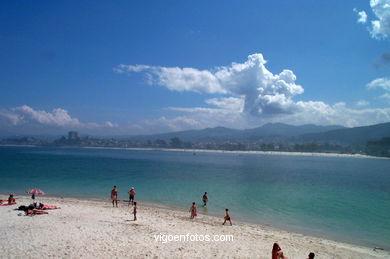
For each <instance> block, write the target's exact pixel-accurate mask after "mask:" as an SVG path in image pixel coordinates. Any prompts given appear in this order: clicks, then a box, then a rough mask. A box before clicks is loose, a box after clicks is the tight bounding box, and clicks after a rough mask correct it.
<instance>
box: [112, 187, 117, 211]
mask: <svg viewBox="0 0 390 259" xmlns="http://www.w3.org/2000/svg"><path fill="white" fill-rule="evenodd" d="M111 200H112V207H114V203H115V204H116V207H118V189H117V188H116V185H114V189H112V191H111Z"/></svg>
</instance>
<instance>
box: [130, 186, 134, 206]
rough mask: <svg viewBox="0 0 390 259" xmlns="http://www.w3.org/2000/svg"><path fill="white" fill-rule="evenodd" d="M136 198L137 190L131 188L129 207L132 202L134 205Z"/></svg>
mask: <svg viewBox="0 0 390 259" xmlns="http://www.w3.org/2000/svg"><path fill="white" fill-rule="evenodd" d="M134 197H135V190H134V187H131V189H130V191H129V205H130V202H131V205H134Z"/></svg>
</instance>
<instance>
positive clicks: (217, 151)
mask: <svg viewBox="0 0 390 259" xmlns="http://www.w3.org/2000/svg"><path fill="white" fill-rule="evenodd" d="M79 148H83V149H84V148H85V149H108V150H134V151H137V150H139V151H172V152H189V153H196V152H199V153H202V152H203V153H227V154H257V155H285V156H286V155H290V156H323V157H353V158H377V159H390V158H388V157H379V156H369V155H362V154H339V153H321V152H287V151H254V150H252V151H250V150H248V151H240V150H234V151H229V150H214V149H174V148H119V147H79Z"/></svg>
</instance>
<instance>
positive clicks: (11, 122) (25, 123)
mask: <svg viewBox="0 0 390 259" xmlns="http://www.w3.org/2000/svg"><path fill="white" fill-rule="evenodd" d="M118 127H119V125H118V124H116V123H113V122H110V121H107V122H105V123H104V124H99V123H95V122H81V121H80V120H79V119H77V118H75V117H72V116H71V115H70V114H69V112H68V111H67V110H65V109H62V108H55V109H53V110H51V111H45V110H36V109H34V108H32V107H30V106H28V105H22V106H18V107H13V108H10V109H1V110H0V131H1V130H5V129H8V131H12V132H13V133H14V134H28V133H31V134H48V133H50V134H64V133H66V132H67V131H68V130H70V129H75V130H84V131H88V132H91V133H92V134H93V133H96V132H99V131H101V132H102V133H104V131H105V130H111V129H114V128H118ZM0 133H1V132H0ZM107 133H108V132H107Z"/></svg>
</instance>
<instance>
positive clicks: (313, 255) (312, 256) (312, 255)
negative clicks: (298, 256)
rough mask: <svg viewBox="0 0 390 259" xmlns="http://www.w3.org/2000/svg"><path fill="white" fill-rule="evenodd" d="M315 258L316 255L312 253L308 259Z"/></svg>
mask: <svg viewBox="0 0 390 259" xmlns="http://www.w3.org/2000/svg"><path fill="white" fill-rule="evenodd" d="M315 256H316V255H315V254H314V253H313V252H311V253H310V254H309V257H308V258H307V259H314V257H315Z"/></svg>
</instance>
